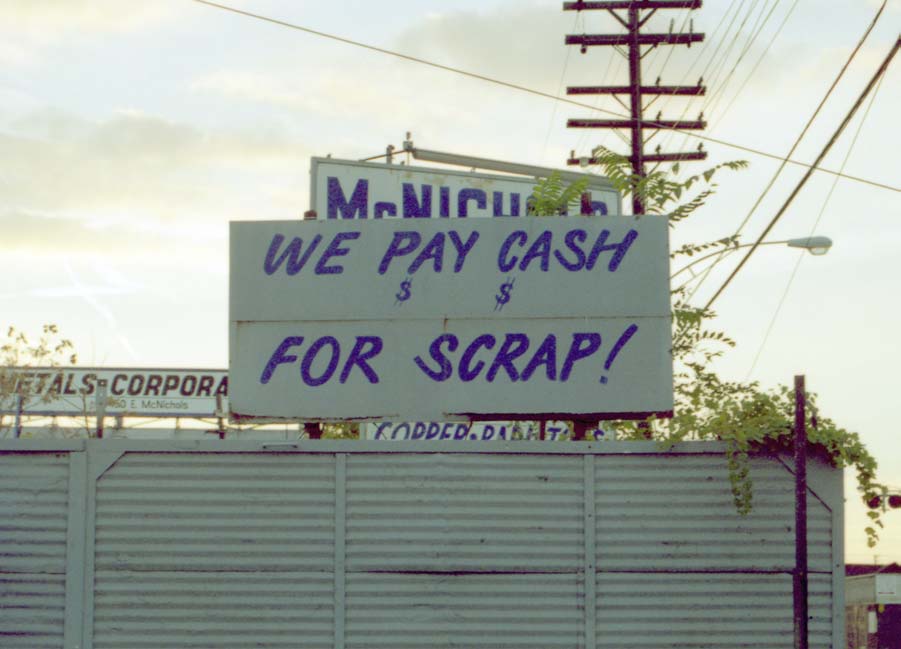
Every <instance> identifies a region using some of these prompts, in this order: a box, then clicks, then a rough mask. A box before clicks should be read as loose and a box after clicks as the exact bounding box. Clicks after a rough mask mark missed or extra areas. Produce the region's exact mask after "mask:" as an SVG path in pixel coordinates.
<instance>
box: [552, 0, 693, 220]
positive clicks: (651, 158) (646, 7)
mask: <svg viewBox="0 0 901 649" xmlns="http://www.w3.org/2000/svg"><path fill="white" fill-rule="evenodd" d="M700 6H701V0H605V1H602V2H584V1H582V0H580V1H578V2H564V3H563V10H564V11H583V10H592V9H601V10H605V11H607V12H609V13H610V15H612V16H613V17H614V18H616V20H617V21H619V23H620V24H621V25H622V26H623V27H625V28H626V33H625V34H582V35H581V36H580V35H575V34H570V35H568V36H566V39H565V42H566V44H567V45H579V46H580V48H581V51H582V53H583V54H584V53H585V52H586V51H587V48H589V47H594V46H598V45H607V46H612V47H614V48H615V49H616V51H617V52H619V53H620V54H622V55H623V56H625V57H626V59H627V60H628V61H629V85H627V86H575V87H568V88H567V89H566V94H568V95H612V96H613V97H614V98H615V99H617V101H620V100H619V97H618V95H628V96H629V106H628V108H629V119H570V120H567V123H566V125H567V127H569V128H613V129H628V130H630V131H631V132H632V137H631V144H632V147H631V148H632V151H631V155H630V158H629V161H630V162H631V164H632V173H633V175H635V176H637V177H639V178H644V177H645V175H646V169H645V164H646V163H651V162H678V161H681V160H703V159H705V158H706V157H707V152H706V151H702V150H700V149H699V150H698V151H691V152H686V153H661V152H660V151H659V150H658V151H656V152H654V153H645V150H644V146H645V144H646V143H647V140H646V139H645V131H646V130H648V131H652V133H651V135H650V137H653V136H654V134H656V133H657V132H658V131H659V130H661V129H681V130H692V129H703V128H704V127H706V125H707V124H706V122H705V121H704V120H703V119H701V117H700V116H699V117H698V119H697V120H665V119H662V115H660V114H658V116H657V117H656V118H655V119H653V120H646V119H645V118H644V111H645V109H646V108H648V107H649V106H650V103H653V102H654V101H655V100H656V99H657V98H658V97H660V96H661V95H682V96H698V95H703V94H704V93H705V91H706V89H705V87H704V86H703V85H702V84H701V80H698V84H697V85H696V86H662V85H660V80H659V79H658V81H657V83H656V84H655V85H653V86H648V85H642V80H641V59H642V58H643V57H644V56H645V55H646V54H647V53H648V52H649V51H651V50H652V49H654V48H655V47H658V46H660V45H687V46H689V47H691V44H692V43H699V42H701V41H703V40H704V35H703V34H695V33H693V30H692V29H690V30H689V33H688V34H674V33H673V32H672V29H670V32H669V33H668V34H642V33H641V28H642V27H644V25H645V23H647V21H648V20H649V19H650V18H651V16H652V15H653V14H654V13H656V11H657V10H658V9H698V8H699V7H700ZM617 10H620V11H624V12H625V16H622V15H620V14H619V13H617ZM642 12H645V13H644V14H642ZM621 48H626V52H625V53H624V52H623V50H622V49H621ZM646 95H648V96H653V97H654V99H652V100H651V102H649V104H648V106H645V105H644V101H643V97H644V96H646ZM620 103H623V102H622V101H620ZM623 105H624V106H625V104H623ZM582 162H583V161H582V160H580V159H579V158H577V157H575V155H573V156H572V157H571V158H570V159H569V160H568V164H570V165H578V164H582ZM589 162H590V163H591V164H595V163H596V162H597V161H596V160H595V159H589ZM632 212H633V214H644V205H643V204H642V201H641V197H640V196H638V195H637V193H635V192H633V194H632Z"/></svg>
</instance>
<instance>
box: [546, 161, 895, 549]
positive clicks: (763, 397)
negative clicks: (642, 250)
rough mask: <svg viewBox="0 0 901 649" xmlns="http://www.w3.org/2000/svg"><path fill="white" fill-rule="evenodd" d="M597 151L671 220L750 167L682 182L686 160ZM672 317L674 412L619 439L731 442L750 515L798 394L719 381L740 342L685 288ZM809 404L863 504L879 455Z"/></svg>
mask: <svg viewBox="0 0 901 649" xmlns="http://www.w3.org/2000/svg"><path fill="white" fill-rule="evenodd" d="M593 156H594V157H595V158H597V159H598V161H599V166H600V173H601V174H602V175H604V176H606V177H607V178H609V179H610V181H611V182H612V183H613V185H614V187H616V188H617V189H618V190H619V191H620V192H621V193H622V194H623V195H624V196H629V195H631V194H633V193H634V194H636V195H637V196H638V197H639V198H640V199H641V200H642V203H643V205H644V207H645V211H646V212H647V213H650V214H668V215H669V221H670V223H671V224H675V223H677V222H679V221H681V220H684V219H685V218H687V217H688V216H690V215H691V214H692V213H694V212H695V211H696V210H697V209H698V208H699V207H701V205H703V204H704V202H705V201H706V200H707V199H708V198H709V197H710V196H711V195H712V194H713V193H714V191H715V190H716V185H715V184H714V183H713V182H712V181H713V178H714V177H715V175H716V174H717V173H718V172H719V171H721V170H723V169H728V170H739V169H743V168H744V167H746V166H747V163H745V162H743V161H739V162H728V163H724V164H720V165H717V166H715V167H712V168H710V169H708V170H706V171H704V172H702V173H700V174H697V175H693V176H688V177H687V178H685V179H681V180H680V179H679V178H678V176H679V171H680V170H679V165H678V164H674V165H673V166H672V168H671V169H670V170H669V171H665V170H654V171H652V172H651V173H649V174H648V176H647V178H638V177H636V176H634V175H633V174H632V169H631V165H630V163H629V161H628V159H627V158H625V157H623V156H621V155H618V154H616V153H613V152H611V151H609V150H607V149H605V148H603V147H599V148H597V149H595V151H594V152H593ZM546 182H547V186H542V183H539V186H538V187H537V188H536V192H535V193H536V196H537V195H541V196H545V195H548V196H562V195H563V194H564V193H565V191H566V189H565V188H563V187H562V183H561V182H559V179H557V180H556V181H554V182H553V183H551V182H550V179H549V180H548V181H546ZM550 204H559V203H550ZM542 205H544V203H542ZM541 213H545V214H551V213H554V212H550V211H547V212H541ZM737 245H738V242H737V239H736V238H735V237H724V238H722V239H717V240H715V241H711V242H709V243H702V244H688V245H685V246H682V247H681V248H679V249H677V250H675V251H674V252H673V253H672V254H671V257H672V258H678V257H693V256H695V255H699V254H701V253H705V254H711V253H715V252H717V251H724V252H726V251H729V250H730V249H732V248H734V247H736V246H737ZM672 314H673V347H672V353H673V398H674V402H675V407H674V416H673V417H672V418H671V419H653V418H651V419H649V420H648V421H645V422H634V421H618V422H608V425H609V427H610V430H611V431H612V432H614V433H615V435H616V437H617V438H618V439H635V440H639V439H647V438H648V437H649V436H650V437H651V438H653V439H656V440H658V441H659V442H660V443H661V444H663V445H664V446H670V445H672V444H675V443H678V442H681V441H685V440H716V441H721V442H724V443H725V444H726V446H727V449H728V450H727V464H728V468H729V475H730V479H731V485H732V495H733V499H734V502H735V506H736V509H737V510H738V511H739V512H740V513H741V514H743V515H744V514H747V513H749V512H750V511H751V509H752V506H753V495H754V494H753V484H752V480H751V475H750V461H749V453H750V452H752V451H755V450H769V451H779V452H791V449H792V443H793V423H794V392H793V390H792V389H790V388H788V387H785V386H780V387H778V388H776V389H775V390H765V389H763V388H761V386H760V385H759V384H758V383H757V382H756V381H752V382H742V381H728V380H725V379H723V378H722V377H720V376H719V375H718V374H717V373H716V372H715V371H714V370H713V369H712V365H713V363H714V362H715V360H716V359H717V358H719V357H720V356H722V355H723V353H724V352H725V351H727V350H728V349H730V348H732V347H734V346H735V341H734V340H732V339H731V338H729V337H728V336H727V335H725V334H724V333H722V332H720V331H717V330H716V329H714V328H711V327H710V326H708V323H709V322H710V321H711V320H712V319H713V318H714V317H715V314H714V313H713V312H712V311H710V310H704V309H699V308H697V307H693V306H691V305H690V304H688V303H687V302H686V301H685V292H684V289H683V288H682V287H680V288H677V289H675V290H673V291H672ZM807 403H808V422H807V424H808V440H809V442H810V444H811V446H812V448H813V450H814V452H815V453H816V452H819V453H821V454H823V455H824V457H825V458H827V459H828V460H829V461H830V462H831V463H832V464H833V465H835V466H837V467H853V468H854V470H855V471H856V473H857V490H858V492H859V493H860V495H861V498H862V500H863V501H864V502H866V501H867V500H869V499H871V498H873V497H874V496H877V495H879V494H880V493H882V491H883V490H884V488H885V487H884V486H883V485H881V484H880V483H879V482H877V480H876V460H875V458H874V457H873V456H872V455H871V454H870V453H869V451H867V449H866V448H865V447H864V445H863V443H862V442H861V441H860V437H859V436H858V435H857V434H856V433H852V432H849V431H847V430H845V429H843V428H840V427H839V426H837V425H836V424H835V423H834V422H833V421H832V420H830V419H828V418H825V417H817V416H815V414H813V413H816V412H817V411H816V395H815V394H808V395H807ZM868 516H869V519H870V522H871V525H870V526H868V527H867V528H865V530H864V531H865V533H866V535H867V542H868V544H869V545H870V547H873V546H874V545H875V544H876V542H877V541H878V538H879V537H878V533H877V528H879V527H882V520H881V512H880V511H870V512H868Z"/></svg>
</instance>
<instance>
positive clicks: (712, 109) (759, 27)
mask: <svg viewBox="0 0 901 649" xmlns="http://www.w3.org/2000/svg"><path fill="white" fill-rule="evenodd" d="M778 6H779V0H776V1H775V2H774V3H773V6H772V7H771V8H770V10H769V11H768V12H766V8H767V7H766V5H764V6H763V7H762V8H761V12H760V15H759V16H758V17H757V21H756V22H755V23H754V26H753V27H752V28H751V34H750V35H749V37H748V40H747V42H746V43H745V45H744V46H743V47H742V49H741V51H740V52H739V54H738V58H737V59H736V60H735V63H733V64H732V68H731V69H730V70H729V73H728V74H727V75H726V79H725V80H724V81H723V85H722V87H721V88H719V89H718V90H714V91H713V96H711V98H710V101H709V102H708V106H709V107H708V108H705V110H706V111H707V112H708V114H710V115H713V114H714V113H716V109H717V105H718V104H719V102H720V100H722V98H723V97H724V96H725V95H726V88H727V87H728V86H729V82H730V81H731V80H732V75H733V74H735V71H736V70H737V69H738V66H739V65H740V64H741V62H742V61H743V60H744V58H745V55H746V54H747V53H748V52H749V51H750V49H751V46H753V45H754V42H755V41H756V40H757V39H758V38H759V37H760V33H761V32H762V31H763V29H764V27H766V24H767V23H768V22H769V20H770V18H772V16H773V12H775V11H776V7H778ZM764 12H766V17H765V18H764V15H763V14H764ZM761 18H763V21H762V22H761ZM718 119H719V118H718Z"/></svg>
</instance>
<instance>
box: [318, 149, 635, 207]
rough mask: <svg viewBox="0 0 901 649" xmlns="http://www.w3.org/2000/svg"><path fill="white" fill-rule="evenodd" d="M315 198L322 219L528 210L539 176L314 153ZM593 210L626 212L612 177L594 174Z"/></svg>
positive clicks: (592, 182) (590, 187)
mask: <svg viewBox="0 0 901 649" xmlns="http://www.w3.org/2000/svg"><path fill="white" fill-rule="evenodd" d="M310 175H311V187H310V195H311V199H312V200H311V203H312V205H313V209H314V210H315V211H316V214H317V215H318V218H320V219H381V218H391V217H404V218H441V217H480V216H523V215H525V214H527V212H528V204H529V197H530V196H531V195H532V191H533V189H534V187H535V183H536V179H535V178H531V177H528V176H504V175H499V174H482V173H472V172H462V171H452V170H446V169H435V168H429V167H414V166H409V165H388V164H374V163H367V162H353V161H350V160H336V159H334V158H313V159H312V161H311V163H310ZM587 191H588V193H589V194H591V207H592V213H595V214H600V215H607V214H619V213H620V196H619V193H617V192H616V191H615V190H614V189H613V188H612V186H611V185H610V182H609V181H608V180H607V179H605V178H603V177H601V176H592V180H591V183H590V185H589V188H588V190H587Z"/></svg>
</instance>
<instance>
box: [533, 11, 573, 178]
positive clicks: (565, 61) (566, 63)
mask: <svg viewBox="0 0 901 649" xmlns="http://www.w3.org/2000/svg"><path fill="white" fill-rule="evenodd" d="M580 17H581V13H579V14H577V15H576V19H575V20H574V21H573V29H575V28H576V25H577V24H578V23H579V18H580ZM571 53H572V48H569V47H567V48H566V57H565V58H564V59H563V71H562V72H561V73H560V83H558V84H557V95H556V97H557V101H560V91H561V90H563V81H564V79H565V78H566V68H567V67H569V55H570V54H571ZM557 101H555V102H554V108H553V109H552V110H551V119H550V120H549V121H550V123H549V124H548V127H547V134H546V135H545V136H544V145H543V146H542V147H541V158H540V159H542V160H543V159H544V153H545V151H547V144H548V142H549V141H550V139H551V131H552V130H553V128H554V118H556V117H557Z"/></svg>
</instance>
